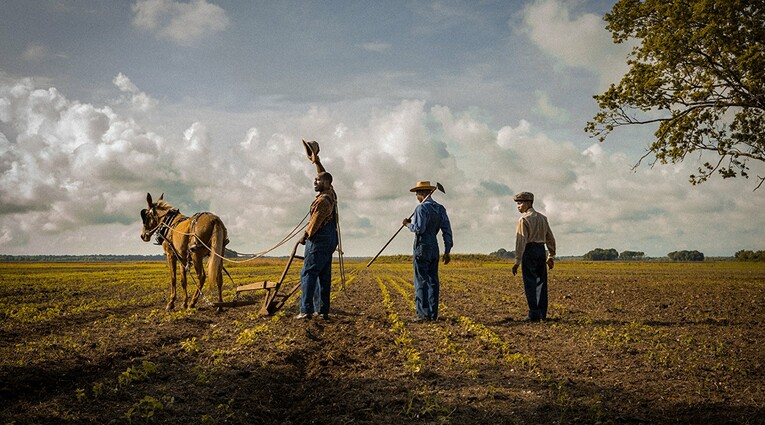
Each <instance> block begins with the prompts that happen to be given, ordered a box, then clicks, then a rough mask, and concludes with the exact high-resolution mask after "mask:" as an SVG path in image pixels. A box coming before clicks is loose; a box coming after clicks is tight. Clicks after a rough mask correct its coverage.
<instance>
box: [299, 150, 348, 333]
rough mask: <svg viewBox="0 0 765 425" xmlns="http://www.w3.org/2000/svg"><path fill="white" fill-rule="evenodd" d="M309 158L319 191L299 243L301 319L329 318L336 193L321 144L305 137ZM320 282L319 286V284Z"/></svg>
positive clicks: (316, 189) (335, 228)
mask: <svg viewBox="0 0 765 425" xmlns="http://www.w3.org/2000/svg"><path fill="white" fill-rule="evenodd" d="M303 146H304V147H305V149H306V155H308V159H309V160H311V162H313V163H314V165H315V166H316V178H315V179H314V181H313V189H314V191H316V192H318V195H316V199H315V200H314V201H313V203H311V209H310V212H311V218H310V221H309V222H308V227H306V229H305V233H304V234H303V236H302V237H301V238H300V243H301V244H304V245H305V255H304V260H303V269H302V270H301V271H300V284H301V288H302V291H303V292H302V295H301V296H300V314H298V315H297V316H296V317H295V318H296V319H299V320H306V319H310V318H311V316H313V315H318V317H319V318H322V319H328V318H329V300H330V290H331V285H330V284H331V281H332V254H333V253H334V252H335V249H336V248H337V243H338V238H337V195H336V194H335V190H334V188H333V187H332V175H331V174H329V173H328V172H327V171H326V170H325V169H324V166H323V165H321V161H320V160H319V144H318V143H316V142H315V141H311V142H306V141H305V140H303ZM317 284H318V287H317Z"/></svg>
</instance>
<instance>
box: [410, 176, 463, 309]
mask: <svg viewBox="0 0 765 425" xmlns="http://www.w3.org/2000/svg"><path fill="white" fill-rule="evenodd" d="M435 190H436V187H435V186H431V184H430V182H429V181H423V182H417V185H416V186H415V187H413V188H412V189H410V190H409V191H410V192H415V194H416V195H417V201H419V202H420V204H419V205H417V208H415V210H414V219H413V220H409V218H405V219H404V222H403V225H404V226H406V227H407V228H409V230H410V231H411V232H413V233H414V235H415V236H414V255H413V258H412V262H413V263H414V302H415V309H416V314H417V316H416V317H415V319H414V321H415V322H421V321H425V320H438V295H439V291H440V283H439V281H438V257H439V250H438V240H437V239H436V235H437V234H438V231H439V230H440V231H441V237H442V238H443V240H444V264H449V261H451V257H450V256H449V253H450V252H451V250H452V246H453V242H452V227H451V224H450V223H449V216H448V215H446V208H444V207H443V206H442V205H441V204H439V203H438V202H436V201H435V200H433V198H432V197H431V196H430V195H432V194H433V192H434V191H435Z"/></svg>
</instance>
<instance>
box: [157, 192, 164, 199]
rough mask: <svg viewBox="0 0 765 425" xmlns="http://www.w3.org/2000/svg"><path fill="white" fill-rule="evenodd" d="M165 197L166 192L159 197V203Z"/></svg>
mask: <svg viewBox="0 0 765 425" xmlns="http://www.w3.org/2000/svg"><path fill="white" fill-rule="evenodd" d="M164 197H165V192H162V194H161V195H159V199H158V201H161V200H162V199H164Z"/></svg>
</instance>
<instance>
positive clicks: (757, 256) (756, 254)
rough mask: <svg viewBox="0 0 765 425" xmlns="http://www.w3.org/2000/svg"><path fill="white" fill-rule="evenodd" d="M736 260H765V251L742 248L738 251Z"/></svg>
mask: <svg viewBox="0 0 765 425" xmlns="http://www.w3.org/2000/svg"><path fill="white" fill-rule="evenodd" d="M736 260H739V261H765V251H747V250H743V249H742V250H741V251H739V252H737V253H736Z"/></svg>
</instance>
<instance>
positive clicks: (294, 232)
mask: <svg viewBox="0 0 765 425" xmlns="http://www.w3.org/2000/svg"><path fill="white" fill-rule="evenodd" d="M310 214H311V213H310V212H308V213H306V215H305V216H303V219H302V220H300V223H298V224H297V226H295V228H293V229H292V230H291V231H290V232H289V233H288V234H287V236H285V237H284V238H283V239H282V240H281V241H279V242H277V243H276V245H274V246H272V247H271V248H268V249H267V250H265V251H261V252H258V253H256V254H244V255H251V257H250V258H247V259H244V260H238V261H237V260H232V259H230V258H226V257H224V256H222V255H220V254H218V253H217V252H214V251H213V250H212V248H210V247H209V246H207V244H205V243H204V241H202V240H201V239H199V238H198V237H197V235H196V234H194V233H185V232H181V231H179V230H175V228H173V227H170V226H168V225H167V224H165V223H161V224H160V225H159V226H157V227H160V226H165V227H167V228H168V229H170V231H171V232H173V233H177V234H179V235H184V236H194V238H195V239H196V240H197V242H199V243H200V244H202V246H204V247H205V248H207V250H208V251H210V255H215V256H216V257H218V258H220V259H222V260H223V261H228V262H229V263H235V264H242V263H246V262H248V261H252V260H255V259H257V258H260V257H263V256H265V255H266V254H268V253H269V252H271V251H273V250H275V249H276V248H279V247H280V246H282V245H284V244H285V243H287V242H288V241H289V240H290V239H292V238H294V237H295V236H297V235H299V234H300V233H301V232H302V231H303V230H305V228H306V227H308V223H306V224H304V225H303V226H302V227H301V225H302V224H303V222H304V221H305V219H306V218H308V216H309V215H310Z"/></svg>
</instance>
